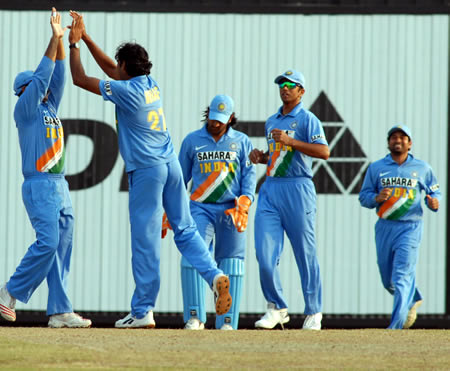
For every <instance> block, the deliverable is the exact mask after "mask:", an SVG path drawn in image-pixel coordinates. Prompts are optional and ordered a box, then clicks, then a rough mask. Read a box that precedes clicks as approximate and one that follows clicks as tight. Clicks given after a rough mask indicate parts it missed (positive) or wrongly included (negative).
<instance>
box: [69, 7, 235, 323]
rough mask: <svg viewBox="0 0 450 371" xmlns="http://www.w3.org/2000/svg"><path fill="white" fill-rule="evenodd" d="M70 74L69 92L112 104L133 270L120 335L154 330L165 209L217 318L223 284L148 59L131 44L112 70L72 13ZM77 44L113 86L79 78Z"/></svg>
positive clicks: (222, 308) (225, 305)
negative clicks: (210, 294) (209, 292)
mask: <svg viewBox="0 0 450 371" xmlns="http://www.w3.org/2000/svg"><path fill="white" fill-rule="evenodd" d="M70 14H71V16H72V17H73V22H72V26H71V31H70V34H69V42H70V69H71V72H72V79H73V82H74V84H75V85H77V86H79V87H81V88H83V89H85V90H88V91H90V92H92V93H95V94H98V95H101V96H102V97H103V99H104V100H106V101H109V102H112V103H114V104H115V108H116V119H117V126H118V135H119V149H120V153H121V155H122V157H123V159H124V161H125V167H126V171H127V173H128V183H129V211H130V225H131V249H132V269H133V276H134V280H135V283H136V288H135V291H134V294H133V297H132V300H131V312H130V313H129V314H128V315H127V316H126V317H125V318H123V319H121V320H118V321H117V322H116V324H115V326H116V327H118V328H130V327H134V328H136V327H147V328H152V327H154V326H155V321H154V319H153V308H154V306H155V302H156V298H157V295H158V292H159V288H160V272H159V260H160V247H161V233H162V225H161V220H162V218H163V212H164V209H165V210H166V212H167V216H168V219H169V222H170V224H171V226H172V228H173V230H174V234H175V243H176V245H177V247H178V249H179V250H180V252H181V253H182V255H183V256H185V257H186V259H187V260H188V261H189V263H190V264H192V266H194V267H195V268H196V269H197V270H198V271H199V272H200V274H201V276H202V277H203V278H204V279H205V280H206V281H207V282H208V284H209V285H210V287H212V288H213V290H214V292H215V294H216V296H217V300H216V313H217V314H219V315H221V314H225V313H226V312H228V310H229V309H230V307H231V302H232V300H231V296H230V294H229V283H230V282H229V279H228V277H227V276H225V275H224V274H223V272H222V271H221V270H220V269H218V268H217V264H216V263H215V262H214V260H213V259H212V257H211V255H210V253H209V251H208V248H207V246H206V245H205V242H204V241H203V239H202V238H201V236H200V234H199V233H198V231H197V228H196V225H195V222H194V221H193V219H192V217H191V215H190V212H189V199H188V196H187V192H186V188H185V185H184V181H183V174H182V171H181V167H180V164H179V162H178V159H177V157H176V155H175V152H174V149H173V145H172V140H171V138H170V135H169V131H168V128H167V124H166V120H165V118H164V111H163V107H162V97H161V90H160V87H159V85H158V84H157V82H156V81H155V80H154V79H153V78H152V77H151V76H150V69H151V67H152V63H151V62H150V60H149V58H148V54H147V51H146V50H145V49H144V48H143V47H142V46H140V45H138V44H136V43H124V44H122V45H120V46H119V47H118V48H117V51H116V56H115V58H116V61H117V64H116V63H115V62H114V61H113V60H112V59H111V58H109V57H108V56H107V55H106V54H105V53H104V52H103V51H102V50H101V49H100V48H99V47H98V46H97V45H96V44H95V43H94V42H93V40H92V39H91V38H90V36H89V35H88V34H87V33H86V30H85V27H84V22H83V18H82V16H81V15H80V14H79V13H77V12H71V13H70ZM81 39H83V41H84V42H85V43H86V45H87V47H88V48H89V50H90V52H91V54H92V55H93V57H94V58H95V60H96V62H97V63H98V65H99V66H100V67H101V68H102V69H103V71H104V72H105V73H106V74H107V75H108V76H109V77H110V78H111V79H112V80H99V79H97V78H94V77H89V76H87V75H86V74H85V72H84V69H83V66H82V64H81V59H80V48H79V47H80V46H79V44H78V42H79V41H80V40H81Z"/></svg>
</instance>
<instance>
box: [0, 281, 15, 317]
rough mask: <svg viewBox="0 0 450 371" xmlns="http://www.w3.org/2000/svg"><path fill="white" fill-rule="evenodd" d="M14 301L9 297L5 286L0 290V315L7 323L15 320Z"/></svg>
mask: <svg viewBox="0 0 450 371" xmlns="http://www.w3.org/2000/svg"><path fill="white" fill-rule="evenodd" d="M15 307H16V299H14V298H13V297H12V296H11V295H9V292H8V290H7V289H6V284H5V285H3V286H2V288H1V289H0V315H1V316H2V317H3V318H4V319H6V320H7V321H11V322H14V321H15V320H16V311H15V310H14V308H15Z"/></svg>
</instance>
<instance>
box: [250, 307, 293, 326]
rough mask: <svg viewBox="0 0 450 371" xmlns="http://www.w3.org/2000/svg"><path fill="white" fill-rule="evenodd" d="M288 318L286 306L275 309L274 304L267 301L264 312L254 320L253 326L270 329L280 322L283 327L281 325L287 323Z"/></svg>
mask: <svg viewBox="0 0 450 371" xmlns="http://www.w3.org/2000/svg"><path fill="white" fill-rule="evenodd" d="M289 319H290V318H289V315H288V311H287V308H283V309H276V308H275V304H273V303H268V304H267V312H266V314H264V316H263V317H262V318H261V319H260V320H258V321H256V322H255V327H256V328H262V329H266V330H270V329H272V328H274V327H275V326H276V325H278V324H280V325H281V327H282V328H284V327H283V325H284V324H285V323H288V322H289Z"/></svg>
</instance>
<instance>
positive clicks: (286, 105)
mask: <svg viewBox="0 0 450 371" xmlns="http://www.w3.org/2000/svg"><path fill="white" fill-rule="evenodd" d="M298 104H300V100H295V101H293V102H283V109H282V113H283V115H287V114H288V113H289V112H291V111H292V110H293V109H294V108H295V107H297V105H298Z"/></svg>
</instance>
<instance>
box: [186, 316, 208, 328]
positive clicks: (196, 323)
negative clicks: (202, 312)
mask: <svg viewBox="0 0 450 371" xmlns="http://www.w3.org/2000/svg"><path fill="white" fill-rule="evenodd" d="M184 329H185V330H204V329H205V324H204V323H203V322H202V321H200V320H199V319H198V318H197V317H191V318H189V321H187V322H186V324H185V325H184Z"/></svg>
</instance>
